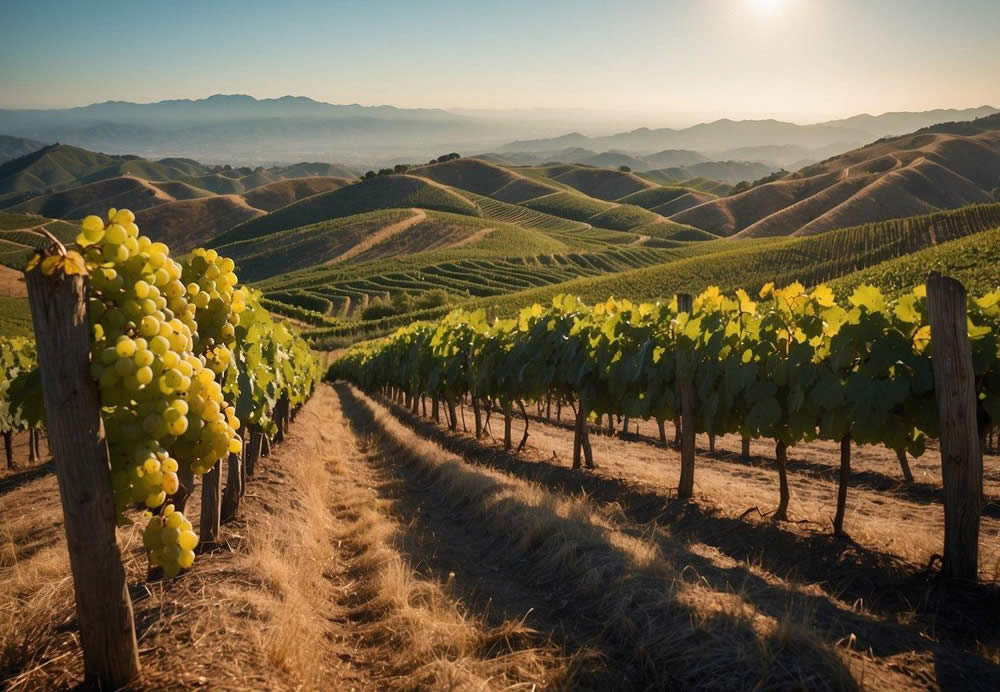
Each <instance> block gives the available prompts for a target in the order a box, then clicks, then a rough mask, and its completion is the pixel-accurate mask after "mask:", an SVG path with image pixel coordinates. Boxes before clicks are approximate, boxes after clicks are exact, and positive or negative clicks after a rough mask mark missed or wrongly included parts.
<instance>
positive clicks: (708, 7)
mask: <svg viewBox="0 0 1000 692" xmlns="http://www.w3.org/2000/svg"><path fill="white" fill-rule="evenodd" d="M0 2H2V16H3V18H4V21H3V22H2V23H0V106H6V107H33V106H38V107H53V106H68V105H82V104H87V103H93V102H96V101H103V100H108V99H122V100H131V101H155V100H160V99H165V98H186V97H192V98H195V97H204V96H208V95H210V94H213V93H249V94H252V95H254V96H257V97H269V96H281V95H284V94H294V95H304V96H310V97H312V98H316V99H319V100H324V101H330V102H334V103H352V102H358V103H362V104H368V105H371V104H383V103H391V104H393V105H398V106H410V107H412V106H433V107H444V108H448V107H468V108H536V107H545V108H586V109H594V110H604V111H606V110H614V111H628V112H636V113H648V114H653V115H662V116H663V117H664V118H666V117H667V116H668V115H670V114H675V115H676V114H705V115H716V116H719V117H721V116H727V115H728V116H779V117H786V118H789V119H793V120H799V121H803V120H810V119H819V118H822V117H836V116H842V115H850V114H853V113H857V112H861V111H867V112H873V113H874V112H884V111H887V110H922V109H928V108H936V107H970V106H977V105H982V104H984V103H990V104H992V105H998V106H1000V76H998V75H1000V41H997V40H996V31H997V28H998V27H1000V1H997V0H951V1H950V2H941V1H934V2H932V1H930V0H879V1H878V2H875V1H873V0H697V1H695V0H684V1H680V0H655V1H654V0H631V1H627V2H626V1H625V0H620V1H619V2H611V1H609V2H598V1H595V0H572V1H569V0H530V1H529V0H505V1H504V2H488V3H487V2H459V1H456V0H409V1H401V0H354V1H352V2H340V1H337V0H331V1H327V2H322V1H319V0H286V1H284V2H256V1H255V0H243V1H242V2H231V1H229V0H225V1H218V2H216V1H212V0H204V1H202V2H188V1H186V0H185V1H181V2H173V1H168V2H162V1H158V2H144V1H143V0H131V1H130V2H102V1H101V0H94V1H93V2H85V1H82V0H64V1H63V2H52V1H50V0H23V1H18V2H14V1H12V0H0Z"/></svg>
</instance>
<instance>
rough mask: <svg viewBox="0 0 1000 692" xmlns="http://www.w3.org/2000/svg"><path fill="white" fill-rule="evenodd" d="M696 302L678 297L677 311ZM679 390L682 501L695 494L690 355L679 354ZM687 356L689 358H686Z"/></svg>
mask: <svg viewBox="0 0 1000 692" xmlns="http://www.w3.org/2000/svg"><path fill="white" fill-rule="evenodd" d="M693 309H694V301H693V300H692V298H691V295H690V294H688V293H680V294H678V295H677V311H678V312H679V313H681V312H686V313H688V314H690V313H691V312H692V311H693ZM677 356H678V358H677V378H676V379H677V388H678V390H679V393H680V400H681V402H680V403H681V478H680V482H679V483H678V484H677V497H679V498H680V499H682V500H686V499H688V498H690V497H691V496H692V495H693V494H694V382H693V377H694V372H692V371H693V369H694V363H692V362H691V360H692V359H691V357H690V354H686V353H685V352H683V351H678V353H677ZM685 356H687V357H685Z"/></svg>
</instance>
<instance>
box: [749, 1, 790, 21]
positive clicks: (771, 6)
mask: <svg viewBox="0 0 1000 692" xmlns="http://www.w3.org/2000/svg"><path fill="white" fill-rule="evenodd" d="M747 4H748V5H749V6H750V9H751V10H752V11H753V12H754V14H756V15H757V16H759V17H772V16H774V15H775V14H777V13H778V11H779V10H780V9H781V6H782V5H783V4H784V3H783V0H747Z"/></svg>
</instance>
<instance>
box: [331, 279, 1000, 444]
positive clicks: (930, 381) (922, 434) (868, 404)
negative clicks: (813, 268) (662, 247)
mask: <svg viewBox="0 0 1000 692" xmlns="http://www.w3.org/2000/svg"><path fill="white" fill-rule="evenodd" d="M926 303H927V301H926V296H925V290H924V288H923V287H922V286H921V287H918V288H917V289H914V290H913V291H912V292H910V293H907V294H904V295H902V296H901V297H899V298H898V299H896V300H894V301H888V300H886V299H885V298H884V296H883V295H882V294H881V292H880V291H879V290H878V289H877V288H874V287H872V286H859V287H858V288H857V289H855V290H854V292H853V294H851V295H850V297H849V298H848V299H847V300H846V301H842V302H838V301H837V299H836V298H835V296H834V294H833V292H832V291H831V290H830V289H829V288H827V287H826V286H823V285H820V286H818V287H816V288H815V289H813V290H812V291H807V290H806V289H805V288H804V287H803V286H801V285H800V284H797V283H796V284H792V285H790V286H787V287H785V288H775V287H774V286H773V285H771V284H768V285H766V286H764V288H763V289H762V290H761V291H760V294H759V296H757V297H756V298H754V299H752V298H751V296H750V295H748V294H747V293H746V292H745V291H742V290H739V291H737V292H736V293H735V294H734V295H731V296H727V295H723V294H722V293H721V292H720V291H719V290H718V289H717V288H709V289H708V290H706V291H705V292H704V293H702V294H701V295H699V296H698V297H697V298H696V299H695V300H694V308H693V310H692V311H691V312H690V313H688V312H679V311H678V309H677V301H676V299H675V300H673V301H671V302H670V303H642V304H636V303H632V302H630V301H628V300H614V299H609V300H608V301H606V302H604V303H598V304H596V305H594V306H588V305H585V304H584V303H583V302H582V301H580V300H579V299H578V298H576V297H574V296H558V297H556V298H555V299H553V301H552V303H551V305H549V306H547V307H543V306H542V305H538V304H535V305H533V306H531V307H528V308H525V309H523V310H521V312H520V314H519V316H518V318H517V319H507V320H505V319H496V320H493V321H492V322H491V321H489V320H487V318H486V315H485V313H484V312H483V311H481V310H480V311H475V312H465V311H456V312H453V313H451V314H450V315H448V316H447V317H446V318H445V319H443V320H442V321H441V322H439V323H435V324H426V323H421V324H414V325H411V326H410V327H407V328H405V329H400V330H399V331H397V332H396V333H395V334H393V335H392V336H390V337H386V338H383V339H380V340H377V341H374V342H370V343H368V344H364V345H361V346H358V347H355V348H354V349H352V350H351V351H349V352H348V353H347V354H346V355H344V356H343V357H342V358H340V359H339V360H338V361H337V362H336V363H335V364H334V365H333V367H332V368H331V372H330V374H331V376H333V377H337V378H345V379H348V380H352V381H354V382H356V383H358V384H359V385H361V386H362V387H364V388H367V389H369V390H378V389H380V388H384V387H393V388H397V389H400V390H402V391H405V392H408V393H410V394H411V395H418V394H428V395H432V396H435V397H440V398H442V399H444V400H445V401H447V402H454V401H455V400H456V398H457V397H461V396H464V395H465V394H471V395H472V397H473V399H474V400H475V398H476V397H487V398H491V399H495V400H498V401H500V402H501V403H505V402H509V401H518V400H540V399H542V398H544V397H546V396H553V397H563V398H571V399H576V400H577V401H579V403H580V408H581V409H582V411H583V412H584V413H587V414H589V413H596V414H598V415H601V414H603V413H611V414H618V415H626V416H630V417H632V418H646V419H648V418H653V419H656V420H658V421H664V420H667V419H672V418H675V417H676V416H678V415H679V413H680V410H679V409H680V396H679V391H680V387H679V386H678V385H679V381H678V373H681V375H680V376H683V377H687V378H690V381H691V382H692V384H693V387H694V389H695V402H696V404H695V421H694V425H695V427H696V431H697V432H708V433H716V434H724V433H739V434H741V435H743V436H744V437H747V438H770V439H774V440H776V441H777V443H778V444H780V445H784V446H790V445H794V444H796V443H798V442H803V441H808V440H811V439H814V438H817V437H821V438H824V439H830V440H838V441H840V440H844V439H845V438H848V437H850V438H851V439H853V440H854V441H855V442H857V443H859V444H884V445H886V446H888V447H890V448H893V449H897V450H900V449H905V450H907V451H909V452H910V453H912V454H914V455H919V454H921V453H922V452H923V449H924V442H925V439H926V437H927V436H936V433H937V425H938V422H937V421H938V417H937V411H936V402H935V398H934V377H933V369H932V362H931V358H932V356H933V353H932V352H933V347H932V344H931V341H930V326H929V322H928V315H927V304H926ZM969 334H970V338H971V340H972V347H973V354H974V364H975V369H976V375H977V386H978V388H979V407H980V417H981V419H982V420H983V421H989V420H993V421H997V420H1000V291H994V292H992V293H989V294H987V295H984V296H982V297H980V298H975V299H971V300H970V301H969ZM679 362H680V365H681V366H680V367H678V363H679Z"/></svg>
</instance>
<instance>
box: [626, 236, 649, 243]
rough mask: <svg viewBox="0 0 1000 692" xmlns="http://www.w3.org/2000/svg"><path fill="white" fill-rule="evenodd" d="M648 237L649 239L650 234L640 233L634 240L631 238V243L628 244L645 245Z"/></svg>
mask: <svg viewBox="0 0 1000 692" xmlns="http://www.w3.org/2000/svg"><path fill="white" fill-rule="evenodd" d="M649 239H650V236H648V235H643V234H641V233H640V234H639V237H637V238H636V239H635V240H633V241H632V242H631V243H629V245H645V244H646V243H648V242H649Z"/></svg>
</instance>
